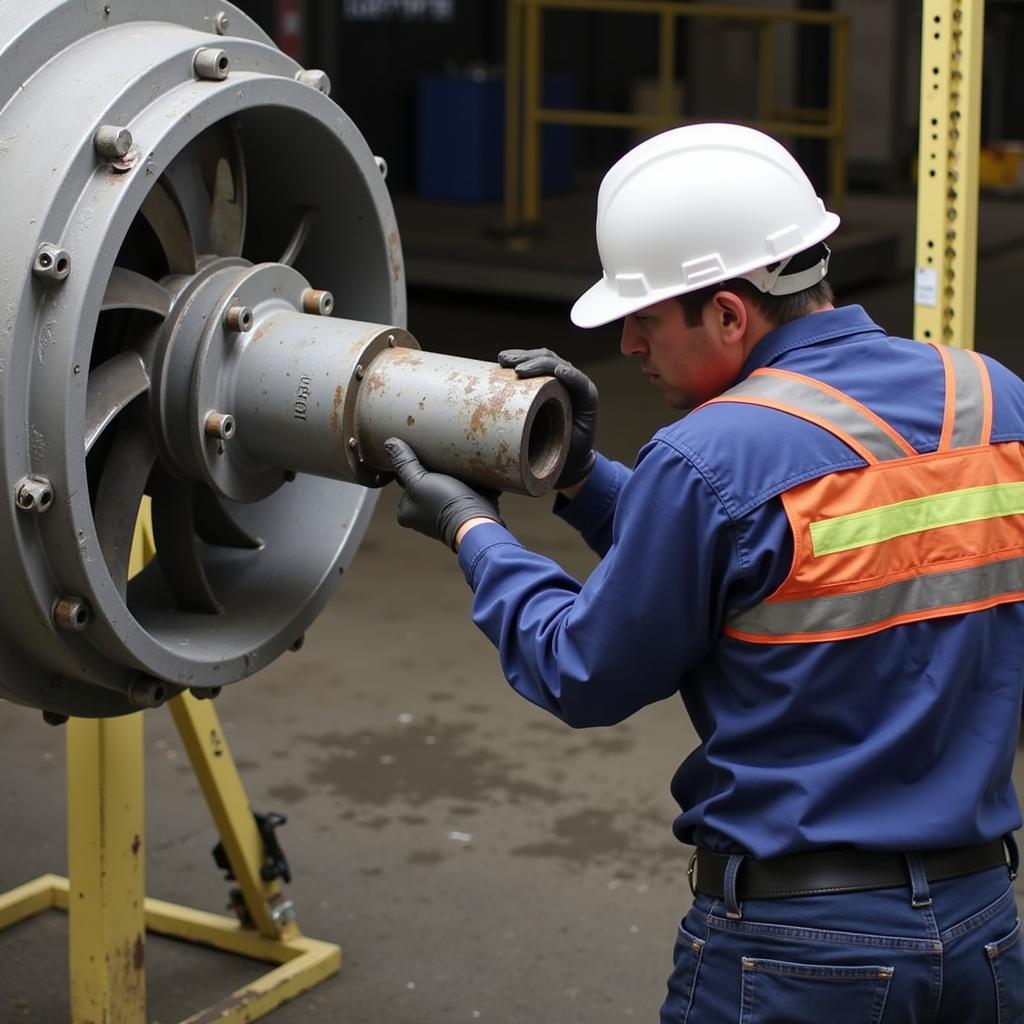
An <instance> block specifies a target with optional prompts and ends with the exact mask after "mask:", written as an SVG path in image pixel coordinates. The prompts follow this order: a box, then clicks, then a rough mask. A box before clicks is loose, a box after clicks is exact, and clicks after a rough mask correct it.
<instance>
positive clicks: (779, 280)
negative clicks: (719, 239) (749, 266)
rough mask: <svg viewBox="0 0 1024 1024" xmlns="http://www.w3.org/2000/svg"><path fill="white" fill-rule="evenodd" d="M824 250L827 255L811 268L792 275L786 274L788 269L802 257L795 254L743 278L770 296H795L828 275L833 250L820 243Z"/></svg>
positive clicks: (752, 271) (753, 271) (805, 268)
mask: <svg viewBox="0 0 1024 1024" xmlns="http://www.w3.org/2000/svg"><path fill="white" fill-rule="evenodd" d="M819 244H820V246H821V248H822V249H824V251H825V255H824V256H823V257H822V258H821V259H820V260H818V261H817V262H815V263H813V264H812V265H811V266H809V267H804V268H803V269H802V270H797V271H794V272H793V273H792V274H787V273H785V270H786V267H788V266H789V264H790V263H791V262H792V261H793V260H795V259H797V258H798V257H799V256H800V253H794V254H793V255H792V256H787V257H786V258H785V259H784V260H780V261H779V262H778V263H775V264H772V265H770V268H771V269H769V267H759V268H758V269H757V270H751V271H750V272H749V273H747V274H743V275H742V276H743V278H744V279H745V280H747V281H749V282H750V283H751V284H752V285H753V286H754V287H755V288H756V289H757V290H758V291H761V292H765V293H766V294H768V295H793V294H795V293H796V292H802V291H804V289H806V288H811V287H813V286H814V285H816V284H817V283H818V282H819V281H821V280H822V278H823V277H824V276H825V275H826V274H827V273H828V261H829V257H830V256H831V255H832V250H831V249H829V247H828V246H827V245H826V244H825V243H824V242H821V243H819Z"/></svg>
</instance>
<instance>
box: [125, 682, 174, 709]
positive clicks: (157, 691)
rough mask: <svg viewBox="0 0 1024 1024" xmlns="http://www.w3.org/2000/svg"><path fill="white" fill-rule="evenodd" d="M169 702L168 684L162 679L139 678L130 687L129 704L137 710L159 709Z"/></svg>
mask: <svg viewBox="0 0 1024 1024" xmlns="http://www.w3.org/2000/svg"><path fill="white" fill-rule="evenodd" d="M165 700H167V684H166V683H165V682H163V681H162V680H160V679H151V678H149V677H147V676H139V678H138V679H136V680H135V682H134V683H132V685H131V686H129V687H128V702H129V703H130V704H133V705H134V706H135V707H137V708H158V707H160V705H161V704H163V702H164V701H165Z"/></svg>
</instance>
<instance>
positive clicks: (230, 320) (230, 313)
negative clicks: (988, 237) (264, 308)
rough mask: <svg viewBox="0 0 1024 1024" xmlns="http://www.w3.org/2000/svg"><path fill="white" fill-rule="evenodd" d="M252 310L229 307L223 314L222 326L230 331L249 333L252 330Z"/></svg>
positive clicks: (244, 307)
mask: <svg viewBox="0 0 1024 1024" xmlns="http://www.w3.org/2000/svg"><path fill="white" fill-rule="evenodd" d="M252 324H253V316H252V310H251V309H250V308H249V307H248V306H229V307H228V310H227V312H226V313H225V314H224V326H225V327H227V328H228V329H229V330H232V331H241V332H243V333H244V332H245V331H249V330H251V329H252Z"/></svg>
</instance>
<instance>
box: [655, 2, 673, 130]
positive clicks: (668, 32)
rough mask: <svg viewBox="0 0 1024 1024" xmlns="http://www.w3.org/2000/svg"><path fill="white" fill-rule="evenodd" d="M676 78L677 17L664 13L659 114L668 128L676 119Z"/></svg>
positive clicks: (660, 38)
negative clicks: (674, 90) (673, 100)
mask: <svg viewBox="0 0 1024 1024" xmlns="http://www.w3.org/2000/svg"><path fill="white" fill-rule="evenodd" d="M675 77H676V17H675V14H674V13H673V12H672V11H662V12H661V17H660V18H659V19H658V112H659V113H660V114H661V116H662V117H664V119H665V123H664V124H663V125H662V126H661V127H662V128H667V127H668V126H669V125H670V124H672V122H673V120H674V119H675V104H674V103H673V102H672V87H673V86H674V85H675Z"/></svg>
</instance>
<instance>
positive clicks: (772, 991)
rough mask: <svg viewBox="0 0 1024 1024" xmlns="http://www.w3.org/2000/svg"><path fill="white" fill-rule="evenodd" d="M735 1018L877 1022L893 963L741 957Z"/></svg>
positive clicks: (759, 1023)
mask: <svg viewBox="0 0 1024 1024" xmlns="http://www.w3.org/2000/svg"><path fill="white" fill-rule="evenodd" d="M742 965H743V991H742V1003H741V1007H740V1024H770V1022H771V1024H774V1022H776V1021H786V1022H787V1024H821V1022H822V1021H842V1022H843V1024H878V1021H880V1020H881V1019H882V1013H883V1011H884V1010H885V1000H886V998H887V997H888V995H889V983H890V982H891V981H892V976H893V968H892V967H886V966H882V965H878V964H865V965H863V966H856V967H840V966H834V965H824V964H796V963H787V962H786V961H784V960H757V959H754V958H752V957H743V960H742Z"/></svg>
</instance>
